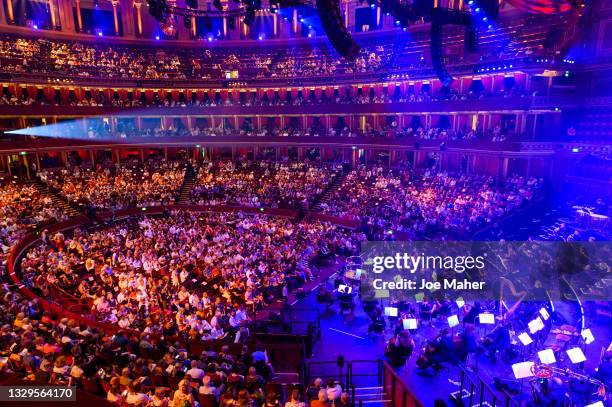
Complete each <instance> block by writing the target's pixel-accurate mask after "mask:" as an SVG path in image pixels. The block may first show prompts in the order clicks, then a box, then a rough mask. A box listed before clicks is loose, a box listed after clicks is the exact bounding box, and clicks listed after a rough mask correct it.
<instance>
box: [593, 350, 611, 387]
mask: <svg viewBox="0 0 612 407" xmlns="http://www.w3.org/2000/svg"><path fill="white" fill-rule="evenodd" d="M595 379H597V380H599V381H601V382H602V383H612V350H611V349H610V348H608V350H606V353H605V354H604V359H603V361H602V362H601V363H600V364H599V366H598V367H597V372H596V373H595Z"/></svg>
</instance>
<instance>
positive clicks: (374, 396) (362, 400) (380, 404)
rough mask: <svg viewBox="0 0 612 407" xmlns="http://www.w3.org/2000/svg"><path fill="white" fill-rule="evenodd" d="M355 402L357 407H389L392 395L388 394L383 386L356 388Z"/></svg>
mask: <svg viewBox="0 0 612 407" xmlns="http://www.w3.org/2000/svg"><path fill="white" fill-rule="evenodd" d="M354 397H355V401H356V403H355V404H356V405H357V406H362V405H365V406H367V407H389V406H390V405H391V395H389V394H386V393H385V390H384V389H383V387H382V386H373V387H355V395H354Z"/></svg>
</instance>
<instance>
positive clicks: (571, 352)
mask: <svg viewBox="0 0 612 407" xmlns="http://www.w3.org/2000/svg"><path fill="white" fill-rule="evenodd" d="M565 353H567V356H569V358H570V361H571V362H572V363H573V364H575V365H576V364H578V363H582V362H584V361H586V356H584V352H583V351H582V349H580V348H578V347H576V348H572V349H568V350H566V351H565Z"/></svg>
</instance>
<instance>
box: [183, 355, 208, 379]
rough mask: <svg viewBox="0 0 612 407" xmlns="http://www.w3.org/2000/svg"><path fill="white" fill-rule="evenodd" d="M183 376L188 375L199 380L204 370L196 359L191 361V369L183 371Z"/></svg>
mask: <svg viewBox="0 0 612 407" xmlns="http://www.w3.org/2000/svg"><path fill="white" fill-rule="evenodd" d="M185 376H189V377H190V378H191V379H193V380H196V381H200V380H202V378H203V377H204V370H202V369H200V368H199V367H198V361H197V360H192V361H191V369H189V370H187V371H186V372H185Z"/></svg>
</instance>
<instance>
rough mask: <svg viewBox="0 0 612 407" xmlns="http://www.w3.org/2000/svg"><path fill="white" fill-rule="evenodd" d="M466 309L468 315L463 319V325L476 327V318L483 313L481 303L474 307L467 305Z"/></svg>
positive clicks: (476, 303)
mask: <svg viewBox="0 0 612 407" xmlns="http://www.w3.org/2000/svg"><path fill="white" fill-rule="evenodd" d="M464 309H465V310H466V314H465V316H464V317H463V324H464V325H472V326H473V325H475V324H476V318H477V317H478V315H480V313H481V312H482V311H481V306H480V302H478V301H476V302H475V303H474V305H473V306H469V305H468V304H465V307H464Z"/></svg>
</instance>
